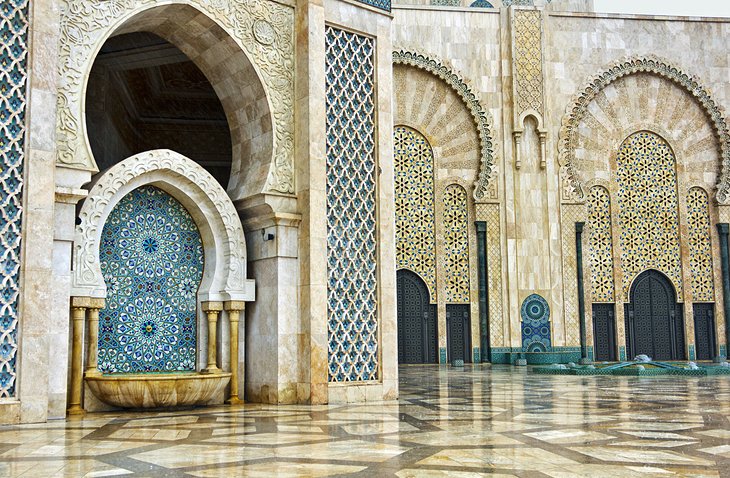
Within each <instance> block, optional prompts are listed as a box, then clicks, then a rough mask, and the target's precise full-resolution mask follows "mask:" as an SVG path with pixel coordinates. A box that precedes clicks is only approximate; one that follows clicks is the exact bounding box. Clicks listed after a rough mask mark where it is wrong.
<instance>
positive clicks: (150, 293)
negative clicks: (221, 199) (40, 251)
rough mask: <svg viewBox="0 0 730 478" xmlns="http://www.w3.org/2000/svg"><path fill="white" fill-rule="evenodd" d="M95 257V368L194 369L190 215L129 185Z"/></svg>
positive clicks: (195, 262) (158, 194)
mask: <svg viewBox="0 0 730 478" xmlns="http://www.w3.org/2000/svg"><path fill="white" fill-rule="evenodd" d="M99 257H100V259H101V270H102V273H103V274H104V281H105V283H106V287H107V299H106V307H105V308H104V309H102V310H101V311H100V313H99V371H101V372H102V373H144V372H173V371H190V370H195V352H196V346H197V342H196V311H197V307H196V306H197V291H198V287H199V285H200V281H201V279H202V277H203V244H202V240H201V237H200V232H199V231H198V228H197V226H196V225H195V222H194V221H193V218H192V217H191V216H190V213H188V211H187V210H186V209H185V208H184V207H183V205H182V204H180V203H179V202H178V201H177V200H176V199H174V198H173V197H172V196H170V195H169V194H167V193H166V192H164V191H162V190H161V189H158V188H156V187H153V186H143V187H141V188H138V189H135V190H134V191H132V192H130V193H129V194H127V195H126V196H124V197H123V198H122V200H121V201H119V203H118V204H117V205H116V207H115V208H114V210H112V212H111V214H110V215H109V218H108V219H107V222H106V224H105V225H104V229H103V231H102V236H101V246H100V248H99Z"/></svg>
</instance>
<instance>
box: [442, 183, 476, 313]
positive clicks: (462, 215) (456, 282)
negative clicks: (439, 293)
mask: <svg viewBox="0 0 730 478" xmlns="http://www.w3.org/2000/svg"><path fill="white" fill-rule="evenodd" d="M466 200H467V193H466V190H465V189H464V188H463V187H461V186H459V185H458V184H451V185H449V186H447V187H446V189H445V190H444V222H443V228H444V252H445V257H444V278H445V282H446V290H445V293H446V303H448V304H468V303H469V301H470V295H469V215H468V210H467V202H466Z"/></svg>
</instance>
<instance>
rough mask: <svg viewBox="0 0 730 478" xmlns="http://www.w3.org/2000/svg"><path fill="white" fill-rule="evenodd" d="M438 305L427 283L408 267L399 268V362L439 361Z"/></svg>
mask: <svg viewBox="0 0 730 478" xmlns="http://www.w3.org/2000/svg"><path fill="white" fill-rule="evenodd" d="M437 350H438V333H437V327H436V304H431V300H430V294H429V293H428V287H426V283H425V282H423V280H422V279H421V278H420V277H419V276H418V274H415V273H414V272H411V271H409V270H407V269H401V270H399V271H398V362H399V363H402V364H413V363H437V358H438V353H437Z"/></svg>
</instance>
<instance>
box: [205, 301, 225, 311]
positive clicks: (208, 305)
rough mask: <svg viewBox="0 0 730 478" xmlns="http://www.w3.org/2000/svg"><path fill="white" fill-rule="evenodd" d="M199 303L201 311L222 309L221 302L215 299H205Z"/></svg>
mask: <svg viewBox="0 0 730 478" xmlns="http://www.w3.org/2000/svg"><path fill="white" fill-rule="evenodd" d="M200 305H201V307H202V308H203V312H220V311H221V310H223V302H220V301H217V300H206V301H204V302H202V303H201V304H200Z"/></svg>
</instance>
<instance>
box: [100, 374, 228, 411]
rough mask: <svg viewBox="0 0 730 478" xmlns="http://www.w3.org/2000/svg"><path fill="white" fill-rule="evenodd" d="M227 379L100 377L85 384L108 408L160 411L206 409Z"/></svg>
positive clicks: (211, 376)
mask: <svg viewBox="0 0 730 478" xmlns="http://www.w3.org/2000/svg"><path fill="white" fill-rule="evenodd" d="M230 379H231V374H230V373H217V374H201V373H177V374H149V375H101V376H98V377H93V376H92V377H86V383H87V384H88V385H89V388H90V389H91V391H92V392H93V394H94V395H96V398H98V399H99V400H101V401H102V402H104V403H106V404H107V405H111V406H114V407H121V408H163V407H181V406H190V405H205V404H207V403H209V402H210V401H211V400H212V399H213V398H214V397H215V396H217V395H219V394H220V393H221V392H222V391H223V389H224V388H225V386H226V385H228V382H229V381H230Z"/></svg>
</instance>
